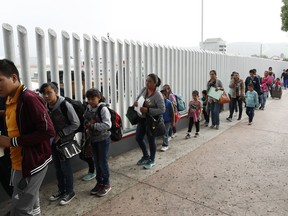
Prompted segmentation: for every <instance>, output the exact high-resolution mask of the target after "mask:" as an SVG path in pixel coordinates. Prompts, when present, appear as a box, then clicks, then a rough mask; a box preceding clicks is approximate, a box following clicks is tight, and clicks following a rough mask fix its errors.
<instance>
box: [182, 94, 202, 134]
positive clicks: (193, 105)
mask: <svg viewBox="0 0 288 216" xmlns="http://www.w3.org/2000/svg"><path fill="white" fill-rule="evenodd" d="M192 97H193V100H191V101H190V102H189V110H188V117H189V125H188V132H187V135H186V139H189V138H190V137H191V130H192V126H193V124H194V123H195V126H196V133H195V136H194V137H195V138H197V136H199V130H200V116H201V109H202V104H201V101H200V100H199V92H198V91H196V90H195V91H193V92H192Z"/></svg>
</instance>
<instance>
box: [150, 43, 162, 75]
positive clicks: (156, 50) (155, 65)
mask: <svg viewBox="0 0 288 216" xmlns="http://www.w3.org/2000/svg"><path fill="white" fill-rule="evenodd" d="M157 57H158V46H157V44H154V46H153V56H152V59H153V63H152V65H153V73H155V74H157V76H159V71H158V70H157V67H158V58H157ZM160 79H161V78H160Z"/></svg>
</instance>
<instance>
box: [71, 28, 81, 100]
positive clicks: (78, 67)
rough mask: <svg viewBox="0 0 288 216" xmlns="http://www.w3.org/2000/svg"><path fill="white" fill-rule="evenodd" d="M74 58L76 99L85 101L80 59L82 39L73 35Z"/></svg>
mask: <svg viewBox="0 0 288 216" xmlns="http://www.w3.org/2000/svg"><path fill="white" fill-rule="evenodd" d="M72 38H73V58H74V92H75V93H74V94H75V99H76V100H80V101H83V95H82V77H81V57H80V37H79V36H78V35H77V34H75V33H73V34H72Z"/></svg>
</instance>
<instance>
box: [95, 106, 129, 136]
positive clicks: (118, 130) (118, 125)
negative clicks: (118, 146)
mask: <svg viewBox="0 0 288 216" xmlns="http://www.w3.org/2000/svg"><path fill="white" fill-rule="evenodd" d="M104 106H106V107H107V108H108V110H109V112H110V115H111V122H112V126H111V128H110V129H109V131H110V132H111V135H110V138H111V140H112V141H119V140H121V139H122V136H123V126H122V119H121V116H120V115H119V114H118V113H117V112H115V111H114V110H112V109H110V108H109V107H108V106H107V105H103V104H102V105H100V107H99V108H98V110H97V112H98V116H99V118H100V120H101V121H102V118H101V114H100V113H101V110H102V108H103V107H104Z"/></svg>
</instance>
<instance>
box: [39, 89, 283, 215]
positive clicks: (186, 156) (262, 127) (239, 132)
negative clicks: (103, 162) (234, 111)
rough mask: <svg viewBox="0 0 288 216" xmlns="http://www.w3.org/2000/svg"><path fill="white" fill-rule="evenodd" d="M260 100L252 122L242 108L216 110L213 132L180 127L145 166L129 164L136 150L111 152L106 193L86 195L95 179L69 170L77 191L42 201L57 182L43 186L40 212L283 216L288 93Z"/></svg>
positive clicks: (83, 172) (138, 156) (63, 213)
mask: <svg viewBox="0 0 288 216" xmlns="http://www.w3.org/2000/svg"><path fill="white" fill-rule="evenodd" d="M267 105H268V106H267V108H266V110H265V111H261V110H259V111H256V113H255V118H254V122H253V125H252V126H248V125H247V123H248V122H247V118H246V114H245V111H244V112H243V117H245V118H243V119H242V121H240V122H239V121H236V120H233V122H227V121H226V120H225V118H226V117H227V116H228V113H227V112H223V113H222V114H221V120H222V121H221V126H220V130H218V131H217V130H215V129H209V128H203V127H202V128H201V131H200V137H198V138H196V139H195V138H193V137H192V138H191V139H188V140H186V139H184V137H185V133H186V130H182V131H179V132H178V136H177V137H176V138H175V139H174V140H173V141H171V143H170V148H169V150H168V151H167V152H159V151H158V152H157V159H156V163H157V164H156V166H155V167H154V168H153V169H151V170H144V169H143V168H142V167H141V166H137V165H136V162H137V160H138V159H140V157H141V152H140V150H139V149H136V150H133V151H130V152H127V153H125V154H122V155H120V156H118V157H115V158H111V159H110V161H109V165H110V169H111V184H112V190H111V192H110V193H109V194H108V195H107V196H106V197H103V198H98V197H96V196H91V195H89V192H90V190H91V189H92V188H93V187H94V185H95V181H94V180H93V181H90V182H83V181H81V177H82V176H83V175H84V174H85V173H86V172H87V170H83V171H80V172H77V173H75V176H74V178H75V190H76V194H77V196H76V198H75V199H74V200H73V201H71V203H70V204H68V205H67V206H59V205H58V203H57V202H49V201H48V197H49V195H50V194H51V193H52V192H55V190H56V185H55V184H56V183H54V184H50V185H47V186H45V187H43V188H42V189H41V209H42V215H49V216H50V215H71V216H72V215H87V216H90V215H123V216H127V215H143V216H144V215H145V216H146V215H149V216H153V215H155V216H156V215H171V216H176V215H193V216H198V215H199V216H200V215H243V216H244V215H249V216H250V215H251V216H252V215H261V216H262V215H265V216H266V215H277V216H280V215H288V194H287V192H288V184H287V182H288V180H287V176H288V166H286V164H288V157H287V156H288V148H287V146H286V145H287V144H286V143H285V141H286V140H287V138H288V132H286V127H285V126H286V121H287V119H288V112H287V106H288V95H287V94H286V92H284V95H283V96H282V99H281V100H272V99H271V98H269V99H268V101H267ZM286 112H287V113H286ZM193 131H195V128H193V130H192V132H193ZM158 147H159V148H160V147H161V142H159V146H158Z"/></svg>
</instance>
